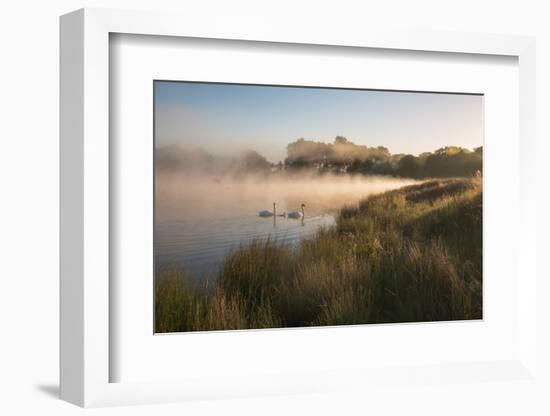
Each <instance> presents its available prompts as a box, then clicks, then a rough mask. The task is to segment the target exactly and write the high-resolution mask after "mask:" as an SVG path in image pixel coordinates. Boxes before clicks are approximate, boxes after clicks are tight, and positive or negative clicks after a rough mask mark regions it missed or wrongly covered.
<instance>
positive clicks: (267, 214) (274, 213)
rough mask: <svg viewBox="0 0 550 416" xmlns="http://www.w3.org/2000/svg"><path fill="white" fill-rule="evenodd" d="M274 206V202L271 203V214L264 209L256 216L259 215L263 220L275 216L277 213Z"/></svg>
mask: <svg viewBox="0 0 550 416" xmlns="http://www.w3.org/2000/svg"><path fill="white" fill-rule="evenodd" d="M275 205H276V204H275V202H274V203H273V212H271V211H268V210H266V209H265V210H263V211H260V212H259V213H258V215H259V216H260V217H264V218H267V217H273V216H275V215H276V213H277V211H276V209H275Z"/></svg>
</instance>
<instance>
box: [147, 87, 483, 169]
mask: <svg viewBox="0 0 550 416" xmlns="http://www.w3.org/2000/svg"><path fill="white" fill-rule="evenodd" d="M155 109H156V111H155V112H156V122H155V139H156V145H157V146H162V145H166V144H177V143H179V144H183V145H190V146H202V147H203V148H205V149H206V150H207V151H209V152H211V153H214V154H223V155H228V154H231V153H235V152H238V151H241V150H245V149H253V150H256V151H258V152H259V153H261V154H262V155H264V156H265V157H267V158H268V159H269V160H270V161H271V162H278V161H279V160H282V159H284V157H285V156H286V145H287V144H288V143H290V142H292V141H294V140H296V139H298V138H300V137H303V138H305V139H310V140H316V141H324V142H332V141H333V140H334V137H335V136H337V135H341V136H345V137H347V138H348V140H351V141H352V142H354V143H357V144H364V145H367V146H386V147H387V148H389V149H390V152H392V153H411V154H415V155H416V154H419V153H422V152H426V151H433V150H435V149H437V148H440V147H443V146H449V145H456V146H462V147H467V148H473V147H477V146H481V145H482V144H483V98H482V97H481V96H477V95H457V94H430V93H414V92H393V91H392V92H388V91H367V90H343V89H319V88H290V87H271V86H253V85H234V84H207V83H188V82H163V81H156V82H155Z"/></svg>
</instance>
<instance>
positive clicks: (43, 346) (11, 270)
mask: <svg viewBox="0 0 550 416" xmlns="http://www.w3.org/2000/svg"><path fill="white" fill-rule="evenodd" d="M545 3H546V4H545ZM546 5H547V2H546V1H534V0H514V1H506V0H486V1H480V0H460V1H441V0H414V1H408V0H400V1H392V0H386V1H346V0H338V1H327V2H325V1H321V0H316V1H311V2H309V1H301V2H298V1H297V0H294V1H291V0H289V1H286V0H277V1H270V2H262V1H246V0H233V1H226V2H224V1H217V2H215V1H207V0H200V1H199V0H196V1H192V2H191V1H181V0H180V1H169V0H156V1H152V0H134V1H130V0H111V1H106V0H104V1H101V0H88V1H86V2H82V1H69V0H49V1H38V0H19V1H15V0H8V1H4V2H3V3H2V6H1V9H0V42H1V47H0V53H1V57H2V59H1V61H0V144H1V146H0V186H1V191H2V192H1V195H2V196H1V199H0V324H1V326H0V329H1V334H0V413H1V414H6V415H12V414H14V415H16V414H33V413H38V412H40V413H41V414H59V415H66V414H75V413H79V412H81V411H82V410H81V409H79V408H76V407H74V406H72V405H69V404H66V403H64V402H61V401H59V400H57V399H56V396H57V388H58V387H57V386H58V117H59V112H58V103H59V100H58V86H59V82H58V78H59V76H58V69H59V65H58V62H59V47H58V42H59V41H58V16H59V15H61V14H64V13H66V12H69V11H72V10H74V9H77V8H80V7H84V6H88V7H90V6H93V7H116V8H133V9H145V10H147V9H157V10H159V9H160V10H179V11H182V12H185V13H192V14H194V15H196V16H197V17H196V18H197V19H201V20H202V21H204V24H205V25H208V23H209V16H212V15H213V14H215V15H216V16H217V18H220V17H222V18H224V17H225V18H227V19H231V20H233V21H234V22H235V25H237V26H238V25H239V22H242V21H243V19H256V18H262V19H265V18H270V19H274V20H275V21H280V23H281V26H282V27H285V26H288V25H298V26H300V27H303V29H304V30H308V26H310V25H316V26H321V27H326V30H327V31H329V32H330V31H337V30H339V29H341V30H345V29H346V28H349V27H352V26H353V27H361V26H367V25H368V26H369V27H372V26H379V25H383V26H385V27H388V26H389V27H399V28H403V27H405V28H422V29H425V28H432V29H436V30H452V31H474V32H489V33H511V34H522V35H535V36H537V42H538V45H537V46H538V51H537V53H538V69H537V70H538V81H537V82H538V133H539V144H538V154H539V172H540V173H539V183H538V185H539V186H540V192H541V195H540V203H539V216H540V221H539V227H538V229H539V240H540V244H539V253H540V254H541V255H540V256H539V258H540V261H539V273H541V274H542V275H544V276H548V277H550V273H549V269H548V266H547V263H548V262H547V260H545V259H544V257H545V256H544V255H542V254H544V252H546V253H548V251H549V250H550V246H549V245H548V238H547V237H546V233H545V232H547V231H549V227H548V225H549V221H548V219H547V217H546V216H544V215H543V214H545V213H546V212H550V207H549V199H548V188H550V187H549V186H548V185H547V181H546V180H545V179H548V176H549V175H548V174H547V173H545V172H544V170H545V169H548V168H547V167H543V166H541V165H543V163H544V164H545V165H546V166H548V164H547V163H545V160H546V159H547V157H546V156H545V155H548V154H549V153H550V146H549V145H548V138H549V137H550V128H549V127H550V123H549V122H548V120H547V119H548V117H549V115H550V75H549V74H550V29H549V28H550V25H549V24H548V20H549V17H550V13H549V12H548V11H547V10H545V6H546ZM544 138H545V139H544ZM543 175H544V176H543ZM543 247H544V248H543ZM546 257H547V255H546ZM543 260H544V261H545V263H546V264H543ZM549 288H550V285H549V284H548V283H546V282H543V285H542V286H539V288H538V290H539V291H545V293H549V294H550V290H549ZM549 304H550V303H549ZM540 310H541V313H543V314H545V316H550V313H549V306H547V305H546V304H542V305H540ZM545 322H548V320H547V319H546V320H545ZM541 337H543V339H544V344H543V346H544V347H546V350H547V351H550V342H548V341H549V338H550V336H549V335H548V331H546V333H544V332H541ZM546 354H548V353H546ZM540 358H541V359H542V360H543V364H544V365H546V366H547V365H548V359H547V358H546V357H545V356H542V357H540ZM546 368H547V369H548V368H549V367H546ZM546 374H550V372H548V371H547V372H546ZM546 387H547V391H550V387H548V386H546ZM436 389H437V391H438V394H437V395H435V397H434V395H433V394H432V393H430V394H428V393H427V390H426V389H425V388H422V387H418V388H415V389H409V390H406V391H400V392H395V391H392V390H393V389H390V388H388V391H387V394H384V395H378V396H377V397H371V396H369V395H368V393H366V394H365V395H364V397H357V396H352V395H350V394H347V393H345V392H340V393H334V394H330V395H323V396H320V395H319V396H295V397H278V398H273V397H272V398H259V399H253V400H231V401H215V402H197V403H187V404H173V405H163V406H157V407H154V408H152V407H150V406H141V407H133V408H114V409H100V410H93V412H96V413H97V414H102V415H104V414H105V415H106V414H109V415H111V414H113V415H123V414H149V413H151V412H157V413H160V414H182V413H186V414H193V415H194V414H212V415H214V414H222V413H223V414H238V415H245V414H267V415H280V414H285V413H286V414H301V413H304V414H327V415H328V414H342V415H344V414H345V415H347V414H366V413H368V412H370V413H372V414H415V413H416V412H418V413H419V414H432V413H433V414H447V415H454V414H456V415H464V414H484V413H486V414H500V415H505V414H511V415H512V414H514V415H515V414H529V415H536V414H549V413H550V410H549V409H550V404H549V403H548V400H544V401H543V400H536V398H537V397H539V398H540V397H545V396H544V392H542V391H536V390H534V389H532V388H531V387H530V385H529V384H526V385H525V386H520V387H517V386H515V385H507V384H506V383H498V384H494V385H484V386H482V387H480V386H470V385H467V384H457V385H443V386H437V387H436ZM430 392H433V390H430ZM546 396H547V395H546ZM543 402H544V403H545V404H544V405H542V403H543Z"/></svg>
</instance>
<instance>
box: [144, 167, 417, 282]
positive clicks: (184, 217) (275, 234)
mask: <svg viewBox="0 0 550 416" xmlns="http://www.w3.org/2000/svg"><path fill="white" fill-rule="evenodd" d="M411 183H413V181H411V180H401V179H394V178H383V177H369V178H366V177H350V176H325V177H318V176H312V177H267V178H266V177H253V176H248V177H247V178H246V179H243V178H240V179H234V178H218V177H213V176H204V175H202V176H184V177H181V176H180V177H178V176H168V175H167V176H162V175H161V176H157V180H156V190H155V219H156V221H155V223H156V224H155V225H156V226H155V253H156V264H157V266H158V267H160V268H165V267H172V266H178V267H181V268H182V269H183V270H185V271H187V272H188V273H189V274H190V275H191V276H192V277H201V278H209V279H215V278H216V276H217V274H218V272H219V269H220V265H221V264H222V261H223V258H224V256H226V255H227V254H228V253H229V252H230V251H231V250H235V249H238V248H239V246H240V245H246V244H247V243H249V242H251V241H252V240H254V239H264V238H270V239H272V240H274V241H277V242H278V243H280V244H296V243H298V242H299V241H300V239H301V238H312V237H314V236H315V234H316V232H317V230H319V228H321V227H327V228H329V227H333V226H334V225H335V224H336V216H337V215H338V211H339V210H340V209H341V208H342V207H344V206H353V205H355V204H357V203H358V202H359V201H360V200H361V199H363V198H365V197H367V196H369V195H373V194H376V193H381V192H384V191H387V190H390V189H395V188H399V187H401V186H404V185H408V184H411ZM273 202H276V204H277V205H276V214H278V215H280V214H284V213H288V212H290V211H299V210H300V206H301V204H302V203H303V204H305V208H304V213H305V216H304V218H303V219H292V218H285V217H280V216H276V217H268V218H262V217H260V216H259V215H258V213H259V212H260V211H262V210H268V211H273Z"/></svg>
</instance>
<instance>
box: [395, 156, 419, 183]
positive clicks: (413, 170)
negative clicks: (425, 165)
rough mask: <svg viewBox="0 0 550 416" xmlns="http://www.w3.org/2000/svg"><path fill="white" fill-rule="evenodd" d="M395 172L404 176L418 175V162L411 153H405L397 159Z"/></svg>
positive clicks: (412, 176) (414, 176)
mask: <svg viewBox="0 0 550 416" xmlns="http://www.w3.org/2000/svg"><path fill="white" fill-rule="evenodd" d="M397 174H398V175H399V176H403V177H406V178H417V177H418V176H420V164H419V163H418V160H417V158H416V157H414V156H413V155H406V156H403V157H402V158H401V160H399V163H398V166H397Z"/></svg>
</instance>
